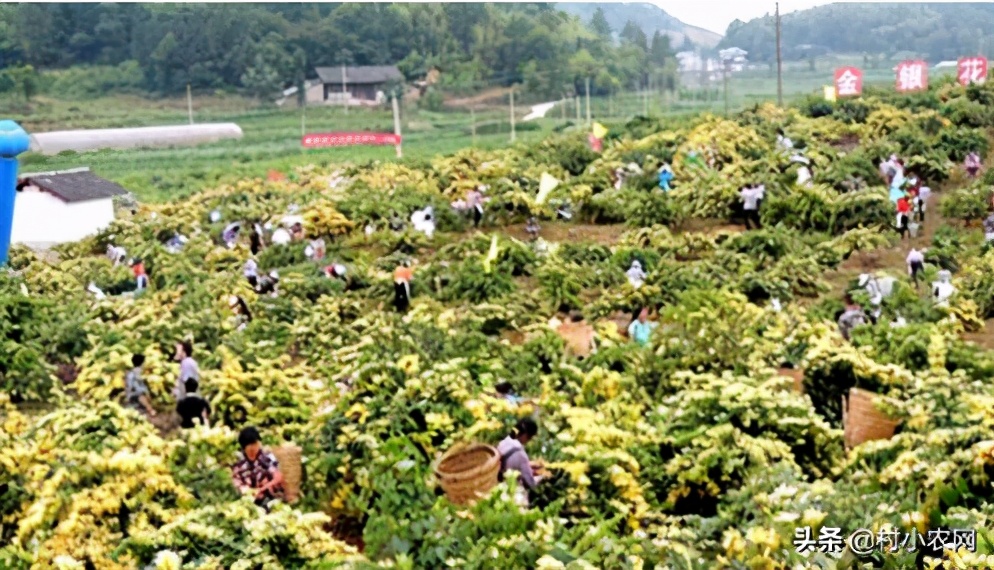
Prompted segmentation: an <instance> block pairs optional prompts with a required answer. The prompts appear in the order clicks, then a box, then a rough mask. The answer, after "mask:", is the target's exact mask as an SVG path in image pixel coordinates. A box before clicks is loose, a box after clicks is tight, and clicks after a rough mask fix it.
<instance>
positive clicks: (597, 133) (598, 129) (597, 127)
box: [594, 123, 607, 139]
mask: <svg viewBox="0 0 994 570" xmlns="http://www.w3.org/2000/svg"><path fill="white" fill-rule="evenodd" d="M606 134H607V127H605V126H604V125H602V124H600V123H594V137H595V138H599V139H602V138H604V135H606Z"/></svg>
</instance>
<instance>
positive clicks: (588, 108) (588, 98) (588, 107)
mask: <svg viewBox="0 0 994 570" xmlns="http://www.w3.org/2000/svg"><path fill="white" fill-rule="evenodd" d="M591 124H593V123H592V121H591V120H590V77H587V126H588V127H589V126H590V125H591Z"/></svg>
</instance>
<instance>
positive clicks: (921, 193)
mask: <svg viewBox="0 0 994 570" xmlns="http://www.w3.org/2000/svg"><path fill="white" fill-rule="evenodd" d="M931 195H932V189H931V188H929V187H928V186H920V187H919V188H918V197H917V198H915V203H914V206H915V213H916V214H917V216H918V222H919V223H924V222H925V210H926V209H928V199H929V197H930V196H931Z"/></svg>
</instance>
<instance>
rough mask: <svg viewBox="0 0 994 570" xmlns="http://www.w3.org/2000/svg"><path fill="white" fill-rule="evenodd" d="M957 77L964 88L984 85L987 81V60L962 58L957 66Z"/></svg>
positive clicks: (984, 58) (983, 58) (978, 57)
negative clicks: (977, 84)
mask: <svg viewBox="0 0 994 570" xmlns="http://www.w3.org/2000/svg"><path fill="white" fill-rule="evenodd" d="M956 76H957V77H958V78H959V84H960V85H963V86H967V85H970V84H971V83H983V82H984V81H986V80H987V58H986V57H980V56H974V57H962V58H960V60H959V62H958V64H957V66H956Z"/></svg>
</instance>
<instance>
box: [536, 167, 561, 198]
mask: <svg viewBox="0 0 994 570" xmlns="http://www.w3.org/2000/svg"><path fill="white" fill-rule="evenodd" d="M556 186H559V181H558V180H556V178H555V177H554V176H552V175H551V174H549V173H548V172H543V173H542V180H540V181H539V183H538V196H535V203H536V204H544V203H545V201H546V200H547V199H548V198H549V194H551V193H552V191H553V190H555V189H556Z"/></svg>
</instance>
